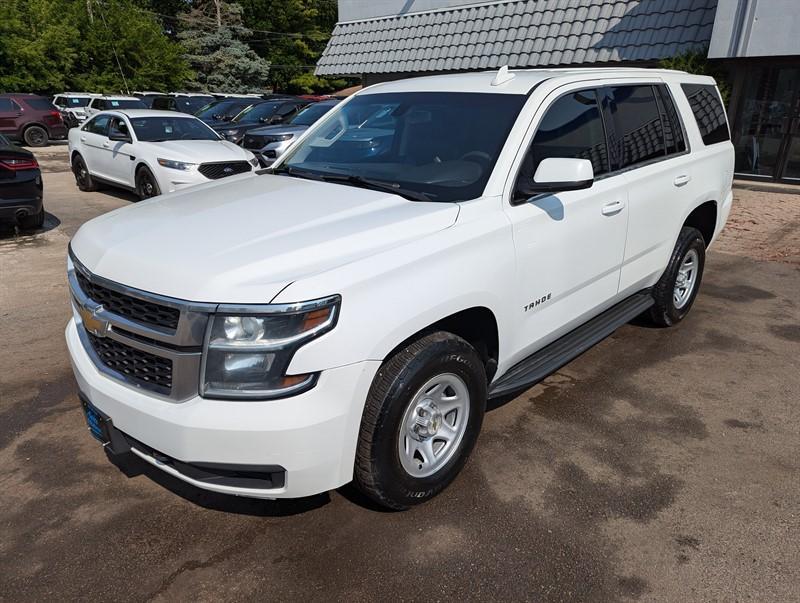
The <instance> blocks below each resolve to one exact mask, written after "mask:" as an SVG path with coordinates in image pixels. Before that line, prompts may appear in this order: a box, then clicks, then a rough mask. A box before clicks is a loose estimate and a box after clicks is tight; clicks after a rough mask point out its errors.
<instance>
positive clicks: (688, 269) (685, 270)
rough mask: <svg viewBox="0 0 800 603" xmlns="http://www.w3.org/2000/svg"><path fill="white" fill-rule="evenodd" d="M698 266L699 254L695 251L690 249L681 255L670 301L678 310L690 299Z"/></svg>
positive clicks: (695, 281)
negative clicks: (681, 258)
mask: <svg viewBox="0 0 800 603" xmlns="http://www.w3.org/2000/svg"><path fill="white" fill-rule="evenodd" d="M699 268H700V256H699V255H697V251H695V250H694V249H690V250H689V251H687V252H686V255H685V256H683V260H682V261H681V267H680V268H678V276H677V277H676V279H675V289H674V290H673V292H672V301H673V303H674V304H675V308H676V309H677V310H680V309H681V308H683V307H684V306H685V305H686V304H687V303H688V302H689V300H690V299H691V297H692V292H693V291H694V288H695V286H696V285H697V271H698V270H699Z"/></svg>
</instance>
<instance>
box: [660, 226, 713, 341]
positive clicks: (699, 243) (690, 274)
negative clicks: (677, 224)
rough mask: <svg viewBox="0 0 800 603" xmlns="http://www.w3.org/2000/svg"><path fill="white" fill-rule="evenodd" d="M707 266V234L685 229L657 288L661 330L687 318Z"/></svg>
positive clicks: (687, 227) (693, 229) (686, 227)
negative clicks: (705, 237)
mask: <svg viewBox="0 0 800 603" xmlns="http://www.w3.org/2000/svg"><path fill="white" fill-rule="evenodd" d="M705 263H706V244H705V241H704V240H703V235H701V234H700V231H699V230H697V229H696V228H692V227H690V226H684V227H683V228H682V229H681V233H680V235H679V236H678V241H677V242H676V243H675V249H673V251H672V256H671V257H670V261H669V264H668V265H667V269H666V270H665V271H664V274H663V275H662V276H661V279H660V280H659V281H658V283H656V286H655V287H653V299H654V300H655V304H653V306H652V307H651V308H650V319H651V320H652V322H654V323H655V324H656V325H658V326H661V327H671V326H672V325H674V324H676V323H678V322H680V321H681V320H683V319H684V317H685V316H686V315H687V314H688V313H689V310H690V309H691V307H692V304H693V303H694V300H695V298H696V297H697V292H698V290H699V289H700V281H701V279H702V278H703V268H704V267H705Z"/></svg>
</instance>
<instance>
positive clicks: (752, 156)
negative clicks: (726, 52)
mask: <svg viewBox="0 0 800 603" xmlns="http://www.w3.org/2000/svg"><path fill="white" fill-rule="evenodd" d="M735 124H736V128H735V130H734V132H733V139H734V145H735V147H736V174H737V175H740V176H747V177H757V178H769V179H776V180H783V181H786V182H799V181H800V66H798V65H773V66H770V67H757V68H753V69H752V71H751V72H750V73H749V76H748V77H747V78H746V83H745V85H744V89H743V90H742V94H741V100H740V102H739V111H738V116H737V119H736V120H735Z"/></svg>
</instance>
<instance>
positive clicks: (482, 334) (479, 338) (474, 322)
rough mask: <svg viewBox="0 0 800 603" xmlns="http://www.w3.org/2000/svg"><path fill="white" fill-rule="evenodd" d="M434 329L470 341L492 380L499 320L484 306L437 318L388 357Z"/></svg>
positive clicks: (495, 365) (495, 366) (496, 351)
mask: <svg viewBox="0 0 800 603" xmlns="http://www.w3.org/2000/svg"><path fill="white" fill-rule="evenodd" d="M433 331H447V332H448V333H452V334H453V335H458V336H459V337H461V338H462V339H465V340H466V341H467V342H469V344H470V345H471V346H472V347H474V348H475V349H476V350H477V352H478V354H479V355H480V357H481V359H482V360H483V364H484V366H485V367H486V377H487V379H488V380H489V381H491V380H492V377H494V373H495V371H497V356H498V352H499V347H500V344H499V338H498V334H497V320H496V319H495V317H494V314H493V313H492V311H491V310H489V309H488V308H484V307H475V308H468V309H466V310H461V311H460V312H456V313H455V314H451V315H450V316H446V317H445V318H442V319H441V320H437V321H436V322H435V323H433V324H432V325H430V326H428V327H425V328H424V329H421V330H420V331H418V332H416V333H414V334H413V335H412V336H411V337H409V338H408V339H406V340H405V341H403V342H402V343H401V344H400V345H398V346H397V347H396V348H395V349H393V350H392V351H391V352H390V353H389V354H388V355H387V358H388V357H390V356H392V355H393V354H394V353H395V352H396V351H397V350H399V349H401V348H403V347H405V346H406V345H408V344H409V343H411V342H412V341H414V340H416V339H419V338H420V337H422V336H423V335H426V334H427V333H431V332H433Z"/></svg>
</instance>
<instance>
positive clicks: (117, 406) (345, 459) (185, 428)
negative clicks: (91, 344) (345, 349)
mask: <svg viewBox="0 0 800 603" xmlns="http://www.w3.org/2000/svg"><path fill="white" fill-rule="evenodd" d="M66 338H67V346H68V348H69V353H70V358H71V361H72V367H73V371H74V373H75V378H76V380H77V382H78V387H79V389H80V391H81V392H82V394H83V395H84V396H85V397H86V398H87V399H88V400H89V401H90V402H91V404H92V405H93V406H95V407H96V408H97V409H99V410H100V411H102V412H103V413H105V414H106V415H108V416H109V417H110V418H111V420H112V421H113V425H114V427H115V428H116V429H118V430H119V431H120V432H122V433H123V434H125V435H126V436H128V437H129V438H132V439H133V440H136V441H138V442H140V443H141V444H142V445H141V446H138V447H137V446H136V445H135V444H133V445H131V451H132V452H134V454H137V456H140V457H141V458H143V459H144V460H146V461H147V462H149V463H151V464H153V465H154V466H156V467H158V468H160V469H162V470H164V471H166V472H168V473H171V474H172V475H174V476H175V477H177V478H179V479H182V480H183V481H185V482H188V483H191V484H193V485H195V486H198V487H200V488H204V489H206V490H211V491H214V492H221V493H223V494H235V495H240V496H249V497H253V498H296V497H301V496H309V495H312V494H318V493H320V492H325V491H327V490H331V489H334V488H338V487H339V486H341V485H343V484H346V483H347V482H349V481H350V480H351V479H352V477H353V463H354V460H355V449H356V442H357V438H358V429H359V427H360V424H361V414H362V411H363V407H364V401H365V400H366V397H367V392H368V390H369V387H370V384H371V383H372V379H373V377H374V375H375V373H376V372H377V370H378V367H379V365H380V363H379V362H373V361H369V362H360V363H356V364H351V365H347V366H343V367H339V368H335V369H330V370H326V371H323V372H322V373H321V374H320V378H319V382H318V383H317V385H316V387H314V388H313V389H312V390H309V391H307V392H305V393H303V394H300V395H297V396H294V397H291V398H285V399H281V400H271V401H263V402H252V401H249V402H236V401H225V400H209V399H205V398H201V397H199V396H196V397H194V398H191V399H190V400H187V401H185V402H179V403H178V402H174V401H168V400H164V399H161V398H157V397H155V396H151V395H147V393H146V392H144V391H141V390H137V389H133V388H131V387H129V386H127V385H124V384H123V383H121V382H118V381H116V380H114V379H112V378H109V377H107V376H106V375H104V374H102V373H101V372H100V371H99V370H98V369H97V368H96V366H95V365H94V363H93V362H92V361H91V359H90V357H89V355H88V354H87V352H86V350H85V349H84V348H83V345H82V344H81V341H80V337H79V335H78V330H77V326H76V324H75V321H74V319H73V320H70V322H69V324H68V325H67V329H66ZM165 457H166V459H168V460H165ZM176 461H177V462H176ZM182 464H186V465H190V466H209V465H211V466H214V465H219V464H222V465H237V466H240V465H248V466H277V467H280V468H282V469H284V471H285V480H284V482H283V484H282V485H281V486H280V487H270V488H257V487H254V488H251V487H241V486H231V485H228V484H225V483H220V482H219V481H202V480H198V479H196V477H193V476H192V475H190V472H187V471H186V470H185V469H184V470H183V471H181V467H182Z"/></svg>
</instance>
